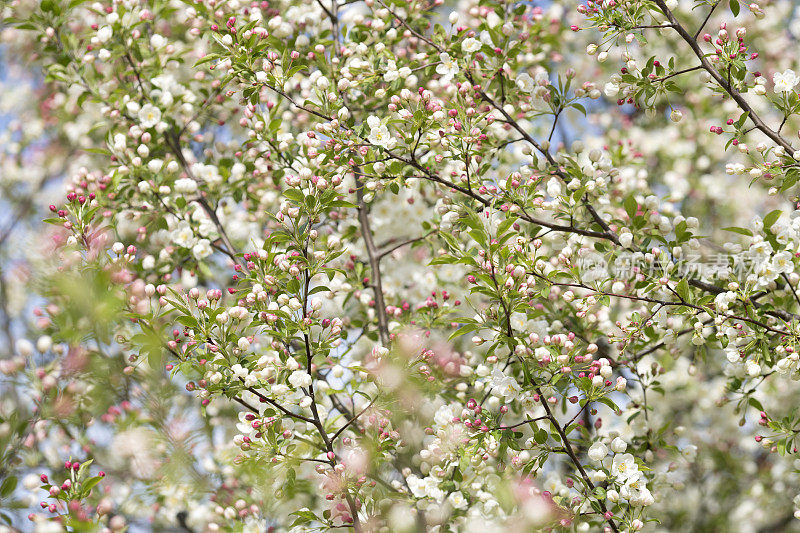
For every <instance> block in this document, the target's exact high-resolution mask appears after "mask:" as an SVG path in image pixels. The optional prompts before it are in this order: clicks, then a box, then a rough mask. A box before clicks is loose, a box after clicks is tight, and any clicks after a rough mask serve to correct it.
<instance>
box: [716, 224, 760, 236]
mask: <svg viewBox="0 0 800 533" xmlns="http://www.w3.org/2000/svg"><path fill="white" fill-rule="evenodd" d="M722 231H731V232H733V233H738V234H739V235H746V236H747V237H752V236H753V232H752V231H750V230H749V229H745V228H738V227H736V226H730V227H728V228H722Z"/></svg>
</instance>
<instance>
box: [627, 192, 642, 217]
mask: <svg viewBox="0 0 800 533" xmlns="http://www.w3.org/2000/svg"><path fill="white" fill-rule="evenodd" d="M623 206H624V207H625V212H626V213H628V216H629V217H630V218H634V217H636V211H638V209H639V203H638V202H637V201H636V198H634V197H633V196H628V197H627V198H625V202H624V204H623Z"/></svg>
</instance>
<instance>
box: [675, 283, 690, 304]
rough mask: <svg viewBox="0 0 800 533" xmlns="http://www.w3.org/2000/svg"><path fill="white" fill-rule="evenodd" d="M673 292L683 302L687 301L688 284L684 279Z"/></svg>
mask: <svg viewBox="0 0 800 533" xmlns="http://www.w3.org/2000/svg"><path fill="white" fill-rule="evenodd" d="M675 292H677V293H678V296H680V297H681V299H682V300H683V301H685V302H688V301H689V282H688V281H686V278H683V279H682V280H680V282H678V286H677V287H675Z"/></svg>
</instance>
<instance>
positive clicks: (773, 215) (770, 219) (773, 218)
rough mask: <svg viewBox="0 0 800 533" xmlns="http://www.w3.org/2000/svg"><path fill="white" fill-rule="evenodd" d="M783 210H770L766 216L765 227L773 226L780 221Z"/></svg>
mask: <svg viewBox="0 0 800 533" xmlns="http://www.w3.org/2000/svg"><path fill="white" fill-rule="evenodd" d="M781 213H782V211H781V210H780V209H776V210H775V211H770V212H769V213H767V216H765V217H764V229H769V228H771V227H772V225H773V224H775V222H777V221H778V218H780V216H781Z"/></svg>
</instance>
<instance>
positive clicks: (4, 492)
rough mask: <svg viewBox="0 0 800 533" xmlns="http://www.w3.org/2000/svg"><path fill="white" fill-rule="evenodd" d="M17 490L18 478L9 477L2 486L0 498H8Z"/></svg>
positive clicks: (0, 486) (0, 487)
mask: <svg viewBox="0 0 800 533" xmlns="http://www.w3.org/2000/svg"><path fill="white" fill-rule="evenodd" d="M16 488H17V477H16V476H9V477H7V478H5V479H4V480H3V484H2V485H0V497H3V498H7V497H8V496H10V495H11V493H12V492H14V489H16Z"/></svg>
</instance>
